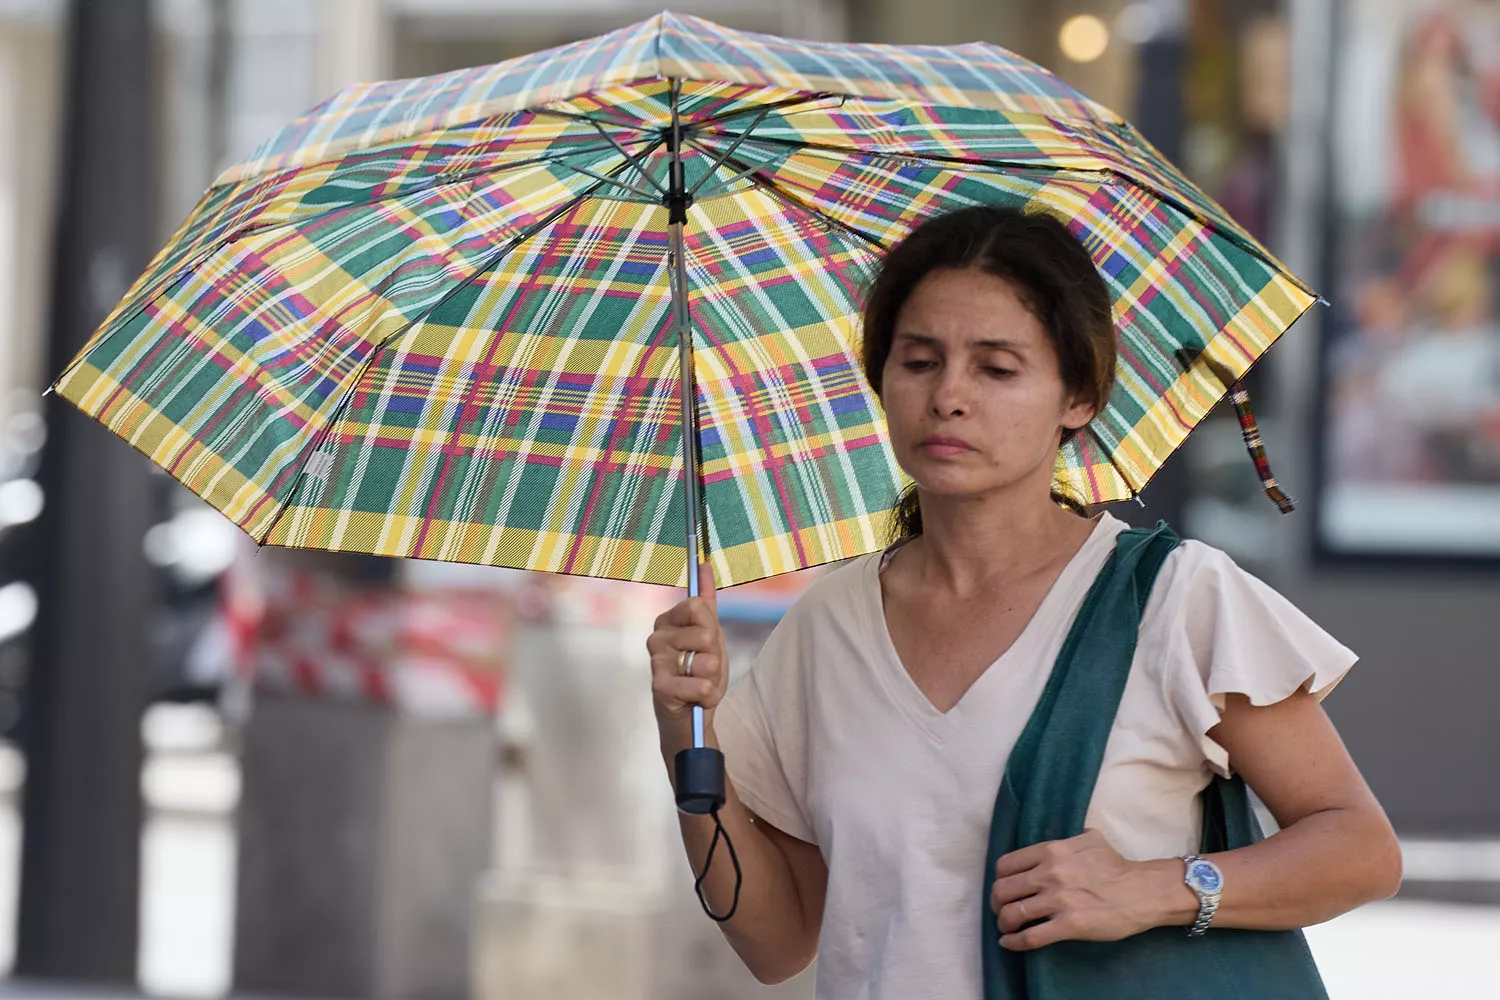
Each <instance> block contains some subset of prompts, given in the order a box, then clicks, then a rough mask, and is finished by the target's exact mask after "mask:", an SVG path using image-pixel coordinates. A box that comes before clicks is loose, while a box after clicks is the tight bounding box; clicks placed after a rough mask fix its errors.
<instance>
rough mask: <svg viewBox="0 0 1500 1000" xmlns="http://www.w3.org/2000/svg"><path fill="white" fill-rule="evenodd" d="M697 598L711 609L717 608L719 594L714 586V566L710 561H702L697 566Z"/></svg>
mask: <svg viewBox="0 0 1500 1000" xmlns="http://www.w3.org/2000/svg"><path fill="white" fill-rule="evenodd" d="M698 596H699V597H702V598H703V599H704V600H705V601H707V602H708V606H709V607H711V608H717V607H718V606H719V592H718V589H717V588H716V587H715V586H714V564H713V562H712V561H704V562H701V563H699V564H698Z"/></svg>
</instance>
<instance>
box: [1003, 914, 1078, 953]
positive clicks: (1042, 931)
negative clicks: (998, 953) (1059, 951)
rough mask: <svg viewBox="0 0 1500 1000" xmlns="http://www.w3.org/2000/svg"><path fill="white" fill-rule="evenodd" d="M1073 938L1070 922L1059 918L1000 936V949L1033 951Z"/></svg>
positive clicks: (1064, 918)
mask: <svg viewBox="0 0 1500 1000" xmlns="http://www.w3.org/2000/svg"><path fill="white" fill-rule="evenodd" d="M1073 938H1074V933H1073V924H1072V921H1070V920H1068V919H1067V918H1066V917H1060V918H1058V919H1056V920H1044V921H1042V922H1041V923H1039V924H1032V925H1031V926H1030V927H1028V928H1026V929H1025V930H1022V931H1016V932H1015V933H1013V934H1002V935H1000V947H1002V948H1004V949H1006V950H1007V951H1035V950H1036V949H1038V948H1045V947H1047V945H1049V944H1056V943H1057V942H1059V941H1071V940H1073Z"/></svg>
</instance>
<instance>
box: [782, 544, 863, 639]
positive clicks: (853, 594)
mask: <svg viewBox="0 0 1500 1000" xmlns="http://www.w3.org/2000/svg"><path fill="white" fill-rule="evenodd" d="M881 555H882V553H880V552H870V553H867V554H865V555H861V556H855V557H854V558H852V559H845V560H844V561H842V562H839V563H835V564H833V565H832V566H830V567H828V568H827V569H825V570H824V571H823V572H821V573H819V574H818V575H817V576H816V577H815V578H814V579H813V581H812V582H811V583H810V584H808V585H807V588H806V589H805V590H803V591H802V593H801V594H798V595H797V598H796V600H794V601H793V602H792V603H791V605H790V606H789V607H788V608H787V610H786V613H785V614H784V615H783V616H782V621H784V622H785V621H788V620H791V621H794V622H798V623H801V622H812V621H816V620H818V619H820V618H825V617H826V616H829V615H845V614H848V613H850V612H851V611H853V610H854V609H855V608H856V607H857V606H858V604H859V602H860V600H861V598H862V597H863V596H864V588H865V587H866V586H867V584H868V576H867V574H869V573H870V572H872V571H873V570H874V569H875V567H876V566H877V565H878V564H879V560H880V558H881Z"/></svg>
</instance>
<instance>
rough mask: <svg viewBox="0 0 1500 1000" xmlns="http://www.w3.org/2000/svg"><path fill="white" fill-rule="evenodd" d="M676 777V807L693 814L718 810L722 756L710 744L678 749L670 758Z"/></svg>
mask: <svg viewBox="0 0 1500 1000" xmlns="http://www.w3.org/2000/svg"><path fill="white" fill-rule="evenodd" d="M672 767H673V774H674V776H675V777H676V779H677V808H678V809H680V810H682V811H683V812H685V813H691V814H692V815H694V816H707V815H708V814H709V813H712V812H716V811H717V810H719V809H722V808H723V806H724V800H725V794H726V793H725V781H724V755H723V754H722V753H720V752H719V751H717V750H715V749H714V748H713V747H693V748H692V749H689V750H679V751H678V752H677V757H676V758H675V759H674V760H673V761H672Z"/></svg>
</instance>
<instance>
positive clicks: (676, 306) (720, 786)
mask: <svg viewBox="0 0 1500 1000" xmlns="http://www.w3.org/2000/svg"><path fill="white" fill-rule="evenodd" d="M679 86H680V85H679V83H678V82H677V81H676V80H673V81H672V127H671V131H670V133H669V134H668V138H667V153H668V155H669V157H670V171H669V184H668V188H667V194H666V197H665V198H663V203H664V204H665V205H666V208H667V229H668V231H669V234H670V236H671V240H672V266H671V279H672V314H673V319H674V322H675V325H676V327H677V360H678V371H679V377H678V380H677V381H678V386H679V390H680V393H681V397H682V398H681V402H682V500H683V508H684V510H685V511H686V513H687V516H686V522H685V525H684V527H685V529H686V537H685V539H684V541H685V544H684V549H685V551H686V552H687V587H688V596H689V597H697V596H698V538H699V534H700V532H699V526H698V447H697V445H698V403H697V391H696V388H695V384H694V378H693V319H692V315H691V313H690V312H689V310H688V298H687V262H686V260H685V257H684V252H683V229H684V228H685V227H686V226H687V210H688V206H689V205H691V204H692V195H691V194H689V192H688V190H687V184H686V182H685V179H684V176H683V170H682V129H681V125H680V123H679V121H678V118H677V96H678V87H679ZM692 670H693V660H692V654H691V653H689V654H688V658H687V672H688V673H692ZM673 764H674V768H675V777H676V788H677V808H678V809H681V810H682V811H683V812H686V813H694V814H700V815H701V814H707V813H712V812H716V811H718V809H719V807H720V806H722V805H723V804H724V800H725V779H724V755H723V754H722V753H720V752H719V751H718V750H715V749H714V748H712V747H706V746H704V745H703V706H702V705H694V706H693V746H692V748H691V749H688V750H682V751H680V752H679V753H678V754H677V757H676V759H675V761H674V762H673Z"/></svg>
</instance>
